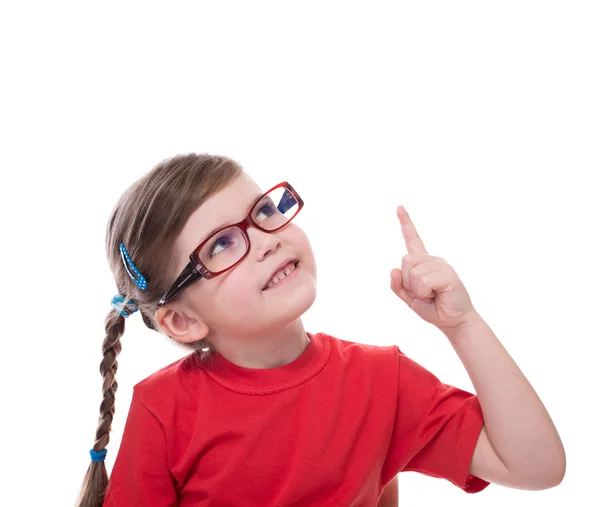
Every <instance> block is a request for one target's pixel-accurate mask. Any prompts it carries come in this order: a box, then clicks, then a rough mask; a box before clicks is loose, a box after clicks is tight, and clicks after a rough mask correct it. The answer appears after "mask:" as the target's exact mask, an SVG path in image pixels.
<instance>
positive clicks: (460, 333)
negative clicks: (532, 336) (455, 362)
mask: <svg viewBox="0 0 600 507" xmlns="http://www.w3.org/2000/svg"><path fill="white" fill-rule="evenodd" d="M396 213H397V216H398V220H399V222H400V227H401V229H402V234H403V236H404V240H405V243H406V249H407V251H408V254H407V255H405V256H404V257H403V258H402V269H397V268H395V269H393V270H392V272H391V273H390V277H391V282H390V288H391V289H392V291H393V292H394V293H395V294H396V295H397V296H398V297H399V298H400V299H401V300H402V301H404V302H405V303H406V304H407V305H408V307H409V308H410V309H411V310H413V311H414V312H415V313H416V314H417V315H419V317H421V318H422V319H423V320H425V321H426V322H429V323H430V324H433V325H434V326H436V327H437V328H438V329H440V331H442V332H443V333H444V334H445V335H446V338H447V339H448V340H449V342H450V344H451V345H452V347H453V348H454V350H455V351H456V353H457V355H458V357H459V358H460V360H461V361H462V363H463V365H464V366H465V369H466V371H467V373H468V375H469V377H470V379H471V381H472V382H473V387H474V388H475V391H476V393H477V395H478V398H479V402H480V404H481V410H482V412H483V418H484V421H485V424H484V426H483V428H482V430H481V433H480V436H479V439H478V441H477V445H476V448H475V451H474V453H473V458H472V461H471V464H470V468H469V472H470V473H471V474H473V475H475V476H477V477H480V478H481V479H484V480H487V481H488V482H490V483H496V484H501V485H503V486H507V487H511V488H517V489H528V490H540V489H548V488H552V487H554V486H557V485H558V484H560V483H561V481H562V480H563V478H564V475H565V470H566V455H565V449H564V447H563V444H562V441H561V439H560V436H559V434H558V431H557V429H556V427H555V426H554V423H553V422H552V419H551V418H550V415H549V414H548V412H547V410H546V408H545V407H544V404H543V403H542V401H541V399H540V398H539V396H538V395H537V394H536V392H535V390H534V389H533V386H532V385H531V384H530V383H529V381H528V380H527V379H526V378H525V375H524V374H523V372H522V371H521V370H520V368H519V367H518V366H517V364H516V363H515V361H514V360H513V359H512V358H511V356H510V354H509V353H508V351H507V350H506V349H505V348H504V346H503V345H502V343H501V342H500V340H499V339H498V338H497V337H496V335H495V334H494V332H493V331H492V329H491V328H490V326H489V325H488V324H487V322H485V320H484V319H483V318H482V317H481V315H479V313H478V312H477V311H476V310H475V308H474V306H473V304H472V302H471V298H470V297H469V294H468V293H467V290H466V288H465V286H464V284H463V283H462V281H461V280H460V278H459V276H458V274H457V273H456V271H455V270H454V269H453V268H452V267H451V266H450V264H448V263H447V262H446V261H445V260H444V259H443V258H441V257H436V256H433V255H429V253H428V252H427V250H426V248H425V244H424V243H423V240H422V239H421V237H420V236H419V234H418V233H417V229H416V227H415V225H414V224H413V222H412V220H411V218H410V217H409V215H408V213H407V211H406V209H404V206H398V208H397V210H396Z"/></svg>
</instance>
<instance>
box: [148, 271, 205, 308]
mask: <svg viewBox="0 0 600 507" xmlns="http://www.w3.org/2000/svg"><path fill="white" fill-rule="evenodd" d="M200 278H202V274H201V273H200V272H199V271H198V270H197V269H196V268H195V266H194V265H193V264H192V263H191V262H189V263H188V265H187V266H186V267H185V268H184V269H183V271H182V272H181V274H180V275H179V277H178V278H177V280H175V282H173V285H171V288H170V289H169V290H168V291H167V293H166V294H165V295H164V296H163V297H162V298H161V300H160V301H159V302H158V306H162V305H164V304H166V303H167V302H168V301H170V300H171V299H173V298H174V297H175V296H176V295H177V294H179V293H180V292H181V291H183V290H185V289H187V288H188V287H189V286H190V285H192V284H193V283H195V282H197V281H198V280H200Z"/></svg>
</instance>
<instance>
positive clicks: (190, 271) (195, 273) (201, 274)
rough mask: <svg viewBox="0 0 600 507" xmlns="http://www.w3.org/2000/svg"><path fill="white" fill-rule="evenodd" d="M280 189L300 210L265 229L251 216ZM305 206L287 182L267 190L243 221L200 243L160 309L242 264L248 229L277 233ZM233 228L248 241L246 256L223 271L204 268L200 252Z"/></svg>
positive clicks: (228, 226) (214, 233) (159, 304)
mask: <svg viewBox="0 0 600 507" xmlns="http://www.w3.org/2000/svg"><path fill="white" fill-rule="evenodd" d="M279 187H285V188H286V189H287V190H288V191H289V192H290V193H291V194H292V195H293V196H294V198H295V199H296V201H298V209H297V210H296V212H295V213H294V214H293V215H292V217H291V218H290V219H289V220H288V221H287V222H286V223H285V224H283V225H282V226H280V227H277V228H276V229H265V228H263V227H261V226H260V225H259V224H257V223H256V222H255V221H254V220H252V217H251V215H250V214H251V213H252V210H253V209H254V207H255V206H256V205H257V204H258V203H259V202H260V201H261V199H263V198H264V197H265V196H266V195H267V194H268V193H269V192H272V191H273V190H275V189H276V188H279ZM303 206H304V201H303V200H302V198H301V197H300V195H299V194H298V192H296V190H295V189H294V187H292V185H290V184H289V183H288V182H287V181H282V182H281V183H278V184H277V185H275V186H274V187H272V188H270V189H269V190H267V191H266V192H265V193H264V194H263V195H261V196H260V197H259V198H258V199H256V200H255V201H254V202H253V203H252V206H250V209H249V210H248V213H247V214H246V217H245V218H244V219H243V220H241V221H239V222H237V223H235V224H229V225H226V226H224V227H221V228H220V229H218V230H217V231H215V232H213V233H212V234H211V235H210V236H209V237H208V238H206V239H205V240H204V241H202V243H200V244H199V245H198V246H197V247H196V248H195V249H194V251H193V252H192V253H191V254H190V262H189V263H188V264H187V265H186V267H185V268H183V271H182V272H181V273H180V274H179V276H178V277H177V279H176V280H175V282H173V284H172V285H171V287H169V289H168V290H167V291H166V292H165V294H164V295H163V297H162V298H161V299H160V301H159V302H158V308H160V307H161V306H164V305H166V304H167V303H168V302H169V301H171V300H172V299H173V298H174V297H175V296H176V295H177V294H179V293H180V292H182V291H183V290H185V289H187V288H188V287H189V286H190V285H192V284H194V283H196V282H197V281H198V280H200V279H201V278H206V279H207V280H209V279H211V278H214V277H215V276H218V275H220V274H221V273H225V272H226V271H229V270H230V269H232V268H234V267H235V266H237V265H238V264H239V263H240V262H242V261H243V260H244V259H245V258H246V256H247V255H248V253H249V252H250V237H249V236H248V227H250V226H251V225H252V226H254V227H256V228H257V229H259V230H261V231H263V232H276V231H278V230H280V229H282V228H283V227H285V226H286V225H288V224H289V223H290V222H291V221H292V220H293V219H294V218H295V217H296V215H297V214H298V213H300V210H301V209H302V207H303ZM231 227H238V228H239V229H240V230H241V231H242V235H243V236H244V239H245V240H246V253H244V255H242V257H240V260H238V261H237V262H236V263H235V264H232V265H231V266H229V267H228V268H226V269H223V270H221V271H211V270H209V269H208V268H207V267H206V266H204V264H202V261H201V260H200V256H199V253H200V250H202V247H203V246H204V245H205V244H206V243H207V242H208V241H210V240H211V239H212V237H213V236H215V235H216V234H219V233H220V232H221V231H224V230H225V229H230V228H231Z"/></svg>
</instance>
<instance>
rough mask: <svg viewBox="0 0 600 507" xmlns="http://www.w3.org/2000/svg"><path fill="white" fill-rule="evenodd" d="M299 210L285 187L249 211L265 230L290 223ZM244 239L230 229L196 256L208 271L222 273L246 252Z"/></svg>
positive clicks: (266, 196)
mask: <svg viewBox="0 0 600 507" xmlns="http://www.w3.org/2000/svg"><path fill="white" fill-rule="evenodd" d="M297 210H298V201H297V200H296V198H295V197H294V195H293V194H292V193H291V192H290V191H289V190H288V189H287V188H285V187H278V188H275V189H274V190H272V191H271V192H269V193H268V194H266V195H265V196H264V197H263V198H262V199H261V200H260V201H259V202H258V203H256V205H255V206H254V208H252V211H251V213H250V217H251V218H252V220H253V221H254V222H255V223H257V224H258V225H260V226H261V227H262V228H264V229H267V230H273V229H277V228H279V227H282V226H283V225H285V224H286V223H287V222H289V221H290V220H291V219H292V217H293V216H294V215H295V213H296V211H297ZM248 246H249V245H248V243H247V240H246V237H245V236H244V234H243V233H242V231H241V229H239V228H238V227H229V228H227V229H224V230H222V231H220V232H218V233H216V234H215V235H214V236H212V237H211V238H210V239H209V240H208V241H207V242H206V243H205V244H204V246H203V247H202V249H201V250H200V252H199V257H200V260H201V261H202V264H204V265H205V266H206V268H207V269H209V270H210V271H215V272H218V271H223V270H225V269H227V268H229V267H230V266H233V265H234V264H235V263H236V262H237V261H239V260H240V259H241V258H242V257H243V256H244V254H245V253H246V250H247V249H248Z"/></svg>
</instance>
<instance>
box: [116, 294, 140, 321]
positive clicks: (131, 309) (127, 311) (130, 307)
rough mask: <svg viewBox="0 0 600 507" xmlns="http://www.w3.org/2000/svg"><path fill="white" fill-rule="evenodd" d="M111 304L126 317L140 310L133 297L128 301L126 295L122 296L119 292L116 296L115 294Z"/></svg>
mask: <svg viewBox="0 0 600 507" xmlns="http://www.w3.org/2000/svg"><path fill="white" fill-rule="evenodd" d="M111 304H112V307H113V310H115V311H116V312H117V313H118V314H120V315H122V316H123V317H125V318H127V317H129V316H130V315H131V314H132V313H135V312H137V311H138V307H137V305H136V304H135V303H134V302H133V299H130V300H129V301H127V303H126V302H125V296H122V295H121V294H117V295H116V296H114V297H113V298H112V301H111Z"/></svg>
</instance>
